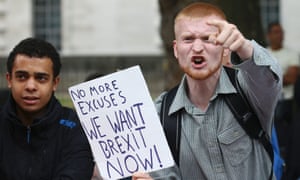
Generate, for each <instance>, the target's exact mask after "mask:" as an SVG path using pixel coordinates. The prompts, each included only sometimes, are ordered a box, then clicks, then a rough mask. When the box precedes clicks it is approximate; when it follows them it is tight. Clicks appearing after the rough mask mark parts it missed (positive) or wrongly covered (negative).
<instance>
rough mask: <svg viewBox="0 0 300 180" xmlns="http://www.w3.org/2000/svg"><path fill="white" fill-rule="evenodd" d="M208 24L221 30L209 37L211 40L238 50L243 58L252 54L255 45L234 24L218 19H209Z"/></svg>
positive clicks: (235, 50) (231, 49)
mask: <svg viewBox="0 0 300 180" xmlns="http://www.w3.org/2000/svg"><path fill="white" fill-rule="evenodd" d="M207 24H208V25H212V26H215V27H217V28H218V30H219V32H218V33H216V34H213V35H211V36H210V37H209V41H211V42H212V43H214V44H216V45H220V46H223V47H224V48H228V49H229V50H230V51H233V52H236V53H237V54H238V55H239V57H240V58H241V59H243V60H244V59H248V58H250V57H251V56H252V53H253V47H252V45H251V43H250V41H249V40H247V39H246V38H245V37H244V36H243V34H242V33H241V32H240V31H239V30H238V28H237V27H236V26H235V25H234V24H230V23H228V22H227V21H224V20H216V19H215V20H210V21H208V22H207Z"/></svg>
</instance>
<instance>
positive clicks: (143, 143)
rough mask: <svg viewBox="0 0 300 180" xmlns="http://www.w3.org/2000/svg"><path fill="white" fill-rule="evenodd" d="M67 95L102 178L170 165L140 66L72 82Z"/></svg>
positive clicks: (170, 160) (168, 154) (112, 177)
mask: <svg viewBox="0 0 300 180" xmlns="http://www.w3.org/2000/svg"><path fill="white" fill-rule="evenodd" d="M128 79H130V81H128ZM69 94H70V96H71V98H72V101H73V104H74V106H75V108H76V111H77V114H78V116H79V119H80V121H81V124H82V127H83V129H84V131H85V134H86V136H87V137H88V140H89V142H90V145H91V148H92V151H93V154H94V157H95V160H96V163H97V165H98V167H99V170H100V174H101V175H102V176H103V178H104V179H116V178H122V177H127V176H130V175H132V173H135V172H138V171H142V172H150V171H154V170H159V169H162V168H166V167H170V166H172V165H173V164H174V162H173V159H172V155H171V153H170V150H169V147H168V144H167V141H166V139H165V136H164V133H163V130H162V127H161V125H160V121H159V118H158V115H157V112H156V109H155V106H154V104H153V102H152V99H151V96H150V94H149V91H148V89H147V86H146V83H145V80H144V78H143V75H142V73H141V70H140V68H139V67H138V66H134V67H132V68H129V69H126V70H122V71H118V72H116V73H113V74H110V75H107V76H103V77H100V78H98V79H95V80H91V81H88V82H84V83H81V84H78V85H75V86H72V87H70V88H69ZM137 94H138V95H137Z"/></svg>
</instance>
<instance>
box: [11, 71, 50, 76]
mask: <svg viewBox="0 0 300 180" xmlns="http://www.w3.org/2000/svg"><path fill="white" fill-rule="evenodd" d="M15 74H29V73H28V72H27V71H22V70H18V71H16V72H15ZM34 76H50V75H49V74H48V73H44V72H35V73H34Z"/></svg>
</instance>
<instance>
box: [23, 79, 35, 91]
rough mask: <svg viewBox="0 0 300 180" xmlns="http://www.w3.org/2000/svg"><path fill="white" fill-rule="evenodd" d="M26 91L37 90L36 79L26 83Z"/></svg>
mask: <svg viewBox="0 0 300 180" xmlns="http://www.w3.org/2000/svg"><path fill="white" fill-rule="evenodd" d="M25 89H26V90H27V91H35V90H36V82H35V80H34V78H29V79H28V80H27V81H26V84H25Z"/></svg>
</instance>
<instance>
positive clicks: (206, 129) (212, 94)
mask: <svg viewBox="0 0 300 180" xmlns="http://www.w3.org/2000/svg"><path fill="white" fill-rule="evenodd" d="M174 34H175V39H174V41H173V49H174V56H175V57H176V59H177V61H178V65H179V67H180V69H181V70H182V71H183V73H184V75H183V77H182V80H181V82H180V83H179V85H178V89H177V91H176V94H175V96H174V99H173V101H172V102H171V104H170V108H169V110H168V112H167V114H168V115H170V116H171V115H172V114H176V113H178V112H180V124H181V129H180V132H179V133H180V136H179V139H176V140H178V142H179V151H178V152H179V153H178V162H177V163H176V164H175V165H174V166H172V167H169V168H165V169H161V170H158V171H153V172H136V173H134V174H132V177H129V178H127V179H134V180H151V179H164V180H168V179H170V180H171V179H208V180H214V179H224V180H226V179H228V180H240V179H244V180H253V179H266V180H267V179H269V180H275V179H276V177H275V175H274V173H273V167H272V165H273V160H272V159H271V158H270V157H269V154H268V152H267V151H266V150H265V149H264V145H263V143H262V142H261V141H260V140H258V139H255V138H253V137H250V135H249V134H248V133H247V132H245V129H244V127H242V125H240V123H239V121H238V120H237V118H236V116H235V114H234V113H233V112H232V111H231V110H230V108H229V107H228V104H227V103H225V99H226V97H227V96H231V95H234V94H237V93H238V92H239V91H240V90H238V89H237V87H236V86H235V85H233V83H232V81H231V80H230V77H229V74H228V73H227V72H226V70H225V66H227V67H231V68H234V69H235V70H236V71H235V72H236V77H235V80H236V81H237V84H238V85H239V88H240V89H241V90H242V92H243V93H244V95H245V97H246V99H247V101H248V102H249V104H250V106H251V107H252V109H253V113H255V115H256V116H257V118H258V119H259V123H260V126H261V128H262V131H263V132H264V133H263V135H262V136H263V138H266V139H267V140H269V139H270V137H271V133H272V127H273V124H275V128H276V131H277V133H278V139H279V145H280V152H281V154H282V156H283V158H284V160H285V161H286V170H285V172H284V173H285V174H284V176H283V178H286V179H288V180H294V179H297V178H299V177H300V174H299V172H300V171H299V170H298V169H299V167H298V166H297V164H295V161H294V160H295V159H296V158H295V157H293V155H296V154H297V152H299V151H296V149H297V148H298V149H299V147H300V146H299V145H298V144H299V143H297V142H296V140H295V138H296V137H297V130H298V127H299V128H300V125H299V123H298V122H297V118H298V117H300V116H299V115H298V114H300V111H297V110H296V109H297V108H296V107H298V106H299V105H300V100H299V99H300V95H299V94H297V92H300V90H299V88H300V86H299V84H300V80H299V79H298V74H299V57H298V55H297V54H296V53H293V52H292V51H290V50H288V49H286V48H285V47H284V46H283V39H284V38H283V37H284V32H283V28H282V27H281V25H280V24H279V23H272V24H270V26H269V28H268V32H267V40H268V43H269V46H268V47H267V48H264V47H262V46H261V45H259V44H258V43H257V42H255V40H249V39H247V38H245V37H244V35H243V34H242V33H241V32H240V31H239V29H238V27H237V26H236V25H234V24H231V23H229V22H228V21H227V19H226V15H225V14H224V12H223V11H222V10H221V9H220V8H218V7H217V6H215V5H212V4H209V3H203V2H198V3H192V4H189V5H188V6H186V7H185V8H183V9H182V10H180V11H179V13H178V14H177V15H176V17H175V20H174ZM231 62H240V63H239V64H232V63H231ZM6 65H7V73H6V77H5V78H6V80H7V84H8V88H9V94H8V95H7V96H6V97H7V100H6V102H3V104H1V108H0V109H1V112H0V177H1V179H3V180H17V179H30V180H35V179H37V180H38V179H74V180H75V179H78V180H85V179H86V180H90V179H102V177H101V175H100V174H99V172H98V169H97V166H96V165H95V163H94V159H93V153H92V150H91V147H90V145H89V142H88V140H87V137H86V136H85V134H84V131H83V129H82V127H81V125H80V122H79V119H78V117H77V115H76V112H75V111H74V110H73V109H71V108H67V107H64V106H62V105H61V103H60V102H59V100H58V99H57V98H56V97H55V91H56V89H57V87H58V85H59V82H60V69H61V62H60V55H59V54H58V52H57V50H56V49H55V48H54V47H53V46H52V45H51V44H50V43H48V42H46V41H44V40H40V39H36V38H26V39H24V40H21V41H20V42H19V43H18V44H17V45H16V46H15V47H14V48H13V49H12V51H11V52H10V54H9V56H8V58H7V63H6ZM101 75H102V74H101ZM91 78H94V77H91ZM88 80H90V79H88ZM166 95H167V92H162V93H161V95H160V96H159V97H157V99H156V100H155V102H154V103H155V105H156V108H157V112H158V114H160V113H161V106H162V103H163V99H164V98H165V96H166ZM297 98H299V99H297ZM292 110H294V111H292ZM295 112H298V114H297V113H295ZM291 127H293V128H291ZM167 128H168V127H167ZM291 129H293V131H292V130H291ZM295 134H296V135H295ZM174 138H175V137H174ZM298 157H299V156H298Z"/></svg>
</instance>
